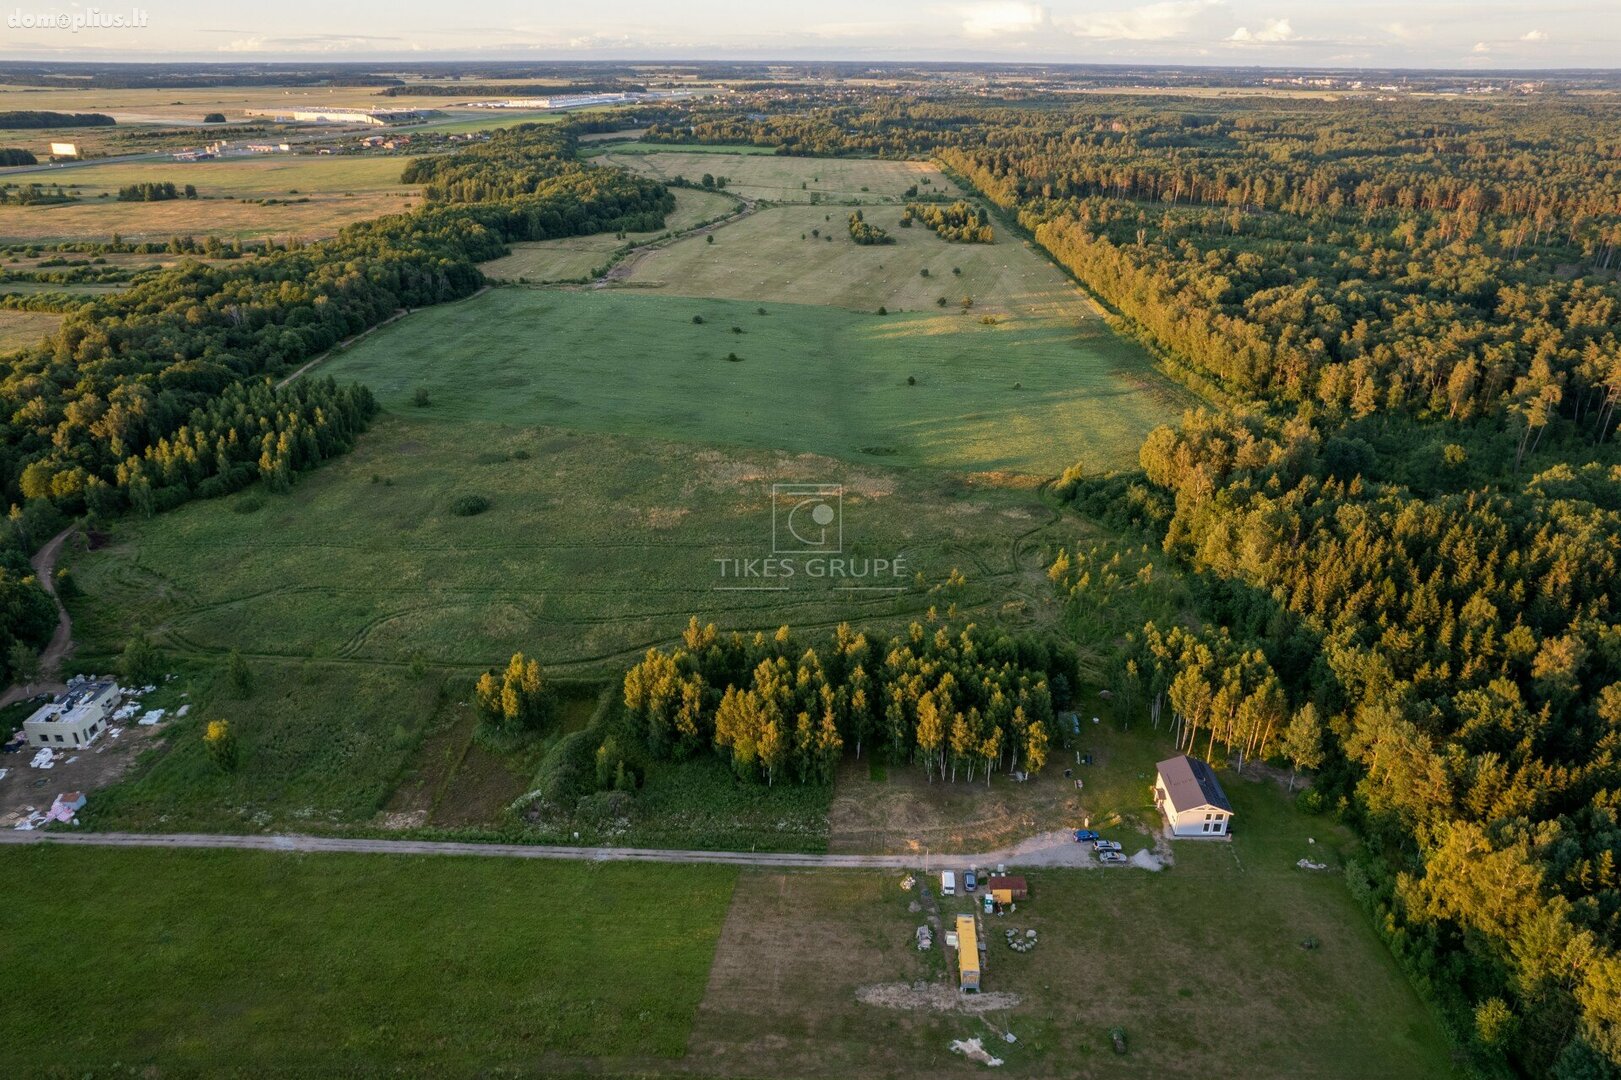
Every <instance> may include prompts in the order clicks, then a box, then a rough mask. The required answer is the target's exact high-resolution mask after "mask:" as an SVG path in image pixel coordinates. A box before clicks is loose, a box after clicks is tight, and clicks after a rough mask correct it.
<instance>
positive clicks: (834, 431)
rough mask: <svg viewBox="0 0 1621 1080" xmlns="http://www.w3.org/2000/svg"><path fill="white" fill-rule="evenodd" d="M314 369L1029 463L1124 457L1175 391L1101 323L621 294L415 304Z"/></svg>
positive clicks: (700, 435)
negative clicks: (986, 321) (995, 320)
mask: <svg viewBox="0 0 1621 1080" xmlns="http://www.w3.org/2000/svg"><path fill="white" fill-rule="evenodd" d="M723 231H724V230H723ZM717 246H718V245H717ZM762 307H763V308H764V310H765V311H766V314H764V315H761V314H759V311H760V310H761V308H762ZM694 317H697V318H701V319H703V322H702V323H695V322H694V321H693V320H694ZM734 327H735V328H736V329H737V331H741V332H740V333H739V332H734V330H733V328H734ZM733 355H735V356H736V357H737V358H738V359H737V360H736V361H732V360H729V359H727V358H728V357H729V356H733ZM324 370H325V371H326V372H327V373H329V374H331V375H334V376H336V377H339V378H353V379H358V380H360V381H362V382H365V383H366V384H368V385H369V386H371V387H372V389H373V390H374V391H375V392H377V393H378V394H379V395H380V397H381V399H382V400H383V401H384V403H385V404H387V405H390V406H393V407H399V408H408V407H409V402H410V401H411V399H412V397H413V395H414V394H415V392H416V391H417V390H418V389H425V390H426V391H427V392H428V394H429V395H430V398H431V399H432V400H434V401H435V402H436V404H435V406H434V407H433V408H432V410H429V411H428V412H427V415H428V416H430V417H438V418H444V419H452V420H456V421H466V420H480V419H486V418H490V417H501V418H503V419H505V420H506V421H507V422H509V423H531V424H547V425H554V426H558V427H566V428H571V429H574V430H579V431H597V432H611V433H615V434H629V435H639V436H647V437H652V438H668V439H677V440H687V441H692V442H699V443H708V444H719V445H732V446H742V447H757V448H776V447H781V448H784V449H789V450H795V451H808V452H812V453H817V454H824V455H828V456H832V457H838V458H843V459H845V460H852V461H867V462H873V463H877V464H886V465H928V466H935V467H941V468H948V469H954V470H959V471H1006V472H1017V473H1024V474H1029V475H1035V476H1053V475H1057V474H1058V473H1059V472H1061V471H1062V470H1063V469H1065V468H1067V467H1068V466H1069V465H1072V464H1074V463H1076V462H1078V461H1080V462H1084V463H1085V464H1086V466H1087V467H1088V468H1091V469H1095V470H1101V469H1111V468H1129V467H1131V466H1132V464H1133V463H1134V462H1135V461H1136V455H1137V448H1138V446H1139V445H1140V444H1141V442H1142V439H1143V437H1144V436H1145V435H1147V433H1148V432H1149V431H1150V430H1152V429H1153V428H1154V427H1155V426H1157V425H1158V424H1160V423H1163V422H1165V421H1166V420H1167V419H1170V418H1172V417H1174V416H1176V415H1177V414H1178V412H1179V411H1180V410H1181V409H1182V408H1183V407H1185V405H1186V403H1187V402H1188V401H1189V400H1191V399H1190V398H1189V397H1188V396H1187V395H1186V394H1185V392H1182V391H1179V390H1178V389H1177V388H1176V387H1175V385H1174V384H1172V383H1170V382H1169V381H1168V380H1166V379H1165V378H1164V377H1163V376H1160V375H1159V374H1158V373H1157V372H1155V371H1154V369H1153V368H1152V367H1150V366H1149V363H1148V360H1147V358H1146V357H1145V356H1144V355H1143V354H1142V352H1141V350H1140V349H1138V348H1137V347H1136V346H1134V345H1132V344H1130V343H1128V342H1124V341H1122V340H1121V339H1120V338H1118V337H1116V336H1115V335H1114V334H1113V333H1112V332H1110V331H1109V330H1108V329H1107V328H1106V327H1105V326H1104V325H1103V324H1102V322H1101V320H1093V321H1092V322H1091V323H1090V324H1071V323H1070V322H1068V321H1066V320H1063V319H1056V318H1054V319H1038V318H1027V319H1015V320H1011V321H1009V322H1008V323H1006V324H998V325H993V326H987V325H983V324H982V323H980V321H979V320H978V319H977V318H973V317H971V316H964V315H962V314H960V313H957V312H950V311H948V312H945V313H939V312H922V311H919V312H909V313H906V314H893V315H888V316H878V315H875V314H868V313H858V312H852V311H846V310H842V309H839V308H832V307H822V306H807V305H791V304H780V303H779V304H769V305H758V304H752V303H748V302H743V301H736V300H700V299H687V298H681V297H673V296H668V295H662V294H657V293H644V292H639V291H636V290H584V291H564V290H534V289H522V288H515V289H498V290H493V291H491V292H488V293H485V294H484V295H482V296H479V297H477V298H475V299H473V300H470V301H468V302H466V303H463V304H457V305H453V306H447V307H441V308H430V309H426V310H424V311H422V312H420V313H417V314H414V315H412V316H411V317H410V318H408V319H406V320H403V321H401V322H399V323H396V324H394V325H393V326H391V327H388V328H386V329H385V330H382V331H380V332H378V333H376V334H373V335H372V336H371V337H369V338H367V339H366V340H365V341H363V342H361V343H359V344H358V345H356V346H355V347H354V348H353V349H351V350H349V351H348V352H346V353H344V354H343V355H341V356H340V357H337V358H335V359H334V361H332V362H331V363H329V364H328V365H326V366H325V367H324ZM909 379H910V380H912V382H910V383H909V382H908V380H909Z"/></svg>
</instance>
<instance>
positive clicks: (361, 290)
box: [0, 126, 671, 513]
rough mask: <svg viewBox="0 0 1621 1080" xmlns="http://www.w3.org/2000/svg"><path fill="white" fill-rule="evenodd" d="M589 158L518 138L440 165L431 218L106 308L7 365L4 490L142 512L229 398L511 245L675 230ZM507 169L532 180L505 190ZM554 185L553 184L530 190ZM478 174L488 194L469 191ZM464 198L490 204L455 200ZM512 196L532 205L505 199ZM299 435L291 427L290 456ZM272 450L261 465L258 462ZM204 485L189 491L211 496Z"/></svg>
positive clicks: (184, 268) (188, 268) (161, 277)
mask: <svg viewBox="0 0 1621 1080" xmlns="http://www.w3.org/2000/svg"><path fill="white" fill-rule="evenodd" d="M573 149H574V143H573V136H572V134H570V133H569V132H568V131H566V130H558V129H557V128H556V127H552V126H547V127H545V128H543V127H540V126H522V127H518V128H514V129H512V130H510V131H506V132H502V133H500V134H498V135H496V136H493V137H492V138H491V140H490V141H489V142H488V143H485V144H482V145H481V146H479V147H477V148H476V149H472V150H469V151H466V152H464V153H460V154H452V155H447V156H445V157H441V158H436V159H433V160H434V161H435V162H436V164H435V166H434V168H435V170H436V171H438V172H439V174H440V175H442V176H444V177H447V178H451V179H450V181H449V187H450V188H452V189H454V190H447V191H446V192H443V193H441V195H440V197H439V198H436V199H435V200H434V201H432V202H431V203H430V204H429V205H427V206H425V207H423V208H421V209H419V210H416V211H413V212H411V213H408V214H400V215H394V216H391V217H385V218H380V219H377V220H375V221H368V222H361V223H358V224H355V225H350V226H347V227H346V228H344V229H343V230H342V231H341V232H340V233H339V234H338V235H337V236H336V237H334V238H333V239H331V240H326V241H322V242H320V243H317V244H310V245H302V244H290V245H288V247H287V248H286V249H285V250H278V251H273V252H266V253H265V254H262V255H261V256H260V257H258V258H255V259H252V260H235V261H232V262H229V263H227V264H223V265H206V266H205V265H202V264H199V263H194V262H187V263H182V264H181V265H180V266H177V267H175V268H173V269H170V270H167V271H164V272H162V273H159V274H155V275H152V276H151V277H148V278H145V279H143V280H141V281H140V282H138V283H137V284H135V285H134V286H133V287H132V288H130V289H128V290H127V291H124V292H122V293H118V294H115V295H109V296H98V297H96V298H95V299H94V300H93V301H92V302H91V303H89V304H87V305H85V306H83V307H81V308H79V309H78V310H76V311H74V312H73V313H71V314H69V315H68V317H67V318H66V319H65V320H64V321H63V324H62V328H61V329H60V331H59V332H58V333H56V334H55V335H54V336H53V337H52V338H51V339H50V340H49V342H48V343H47V344H46V345H45V346H44V347H42V348H36V349H32V350H28V351H25V352H23V353H20V354H17V355H15V356H13V357H10V358H8V359H7V360H6V361H5V363H4V365H3V366H0V406H3V408H4V412H5V413H6V415H8V416H10V417H11V419H10V421H9V423H7V424H6V425H4V427H0V479H3V481H4V483H5V485H6V488H7V491H8V495H9V497H10V498H11V499H12V500H16V499H18V498H20V497H24V492H23V490H22V484H21V479H22V476H23V473H24V471H25V470H27V472H28V476H29V485H28V486H29V491H30V492H33V493H38V492H42V491H44V492H49V493H50V494H49V497H50V498H52V499H54V500H57V501H58V502H59V503H60V505H61V506H62V508H63V509H64V510H67V511H69V512H73V513H77V512H79V511H81V510H83V509H84V508H85V506H86V499H87V498H88V497H89V496H90V493H91V492H96V493H97V495H96V498H97V499H98V500H99V501H98V503H97V505H98V508H99V509H103V510H107V511H109V512H110V511H111V510H114V509H117V508H119V507H120V506H123V505H131V504H132V501H133V499H134V498H136V496H135V495H134V493H133V492H132V491H131V490H130V487H131V485H132V484H133V483H134V482H135V478H137V477H148V482H149V483H151V484H152V486H153V487H154V489H156V488H159V487H169V486H174V485H172V484H171V483H169V482H168V481H167V479H164V480H163V481H162V482H161V483H160V482H159V480H155V479H152V478H151V477H149V476H148V474H147V466H146V464H144V463H145V462H146V461H147V460H148V457H147V455H148V453H149V451H151V452H156V450H157V448H158V447H159V445H160V443H162V441H163V440H165V439H168V440H170V445H171V446H172V445H173V441H174V440H175V439H176V438H178V432H179V431H180V429H181V428H182V427H183V426H185V425H187V424H189V423H192V422H193V416H194V413H195V412H196V410H198V409H200V408H203V407H205V406H207V405H208V404H209V403H210V402H214V401H215V400H216V399H218V398H220V395H221V394H223V393H225V391H226V390H227V388H228V387H230V386H232V385H234V384H239V383H241V384H255V383H257V382H259V381H260V380H262V379H263V378H264V377H265V376H266V375H270V374H274V373H278V372H282V371H285V370H288V369H290V368H291V367H292V366H294V365H296V364H297V363H300V362H302V361H303V360H307V359H308V358H310V357H312V356H315V355H317V354H318V353H320V352H322V351H324V350H326V349H329V348H331V347H332V346H333V345H335V344H336V343H337V342H339V341H341V340H343V339H345V338H347V337H350V336H353V335H354V334H357V333H359V332H361V331H362V330H365V329H366V328H367V327H370V326H374V325H376V324H377V323H379V322H381V321H382V320H384V319H386V318H387V317H389V315H391V314H392V313H393V312H395V311H397V310H399V309H400V308H410V307H420V306H425V305H429V304H435V303H440V302H443V301H446V300H453V299H457V298H459V297H463V296H467V295H469V294H471V293H472V292H473V291H474V290H476V289H477V288H478V287H479V285H480V284H482V280H483V279H482V275H481V274H480V273H479V271H478V268H477V265H476V264H477V263H479V262H481V261H484V260H487V259H490V258H493V257H495V256H496V255H499V254H501V253H502V252H503V251H504V250H505V245H506V244H507V243H508V242H510V241H517V240H539V239H547V238H550V237H556V236H571V235H578V234H581V233H586V232H595V231H602V230H603V229H621V228H623V229H641V228H649V227H654V226H656V225H657V224H659V223H661V215H662V213H663V212H664V211H665V210H667V209H668V208H669V204H670V201H671V200H670V196H669V194H668V192H666V191H665V190H664V189H663V188H662V187H661V186H659V185H657V184H655V183H653V182H651V181H646V180H642V179H639V178H635V177H631V176H629V175H627V174H625V173H623V172H622V171H620V170H616V169H594V168H588V167H585V166H581V165H578V164H577V163H574V162H572V161H569V160H567V159H568V158H569V157H570V155H572V153H573ZM503 169H505V170H507V171H509V172H510V173H511V174H513V175H514V176H519V177H522V178H523V179H522V180H520V181H514V182H513V183H511V184H506V183H503V182H501V181H500V179H499V174H500V172H501V170H503ZM540 174H546V175H547V177H548V178H547V179H544V180H540V181H535V182H531V181H532V179H533V178H534V177H536V176H538V175H540ZM469 175H470V176H476V177H478V178H479V180H478V182H477V183H469V184H463V183H462V182H461V180H462V178H463V177H464V176H469ZM464 190H465V191H471V192H474V193H475V194H476V195H484V194H488V196H489V197H488V198H478V200H477V201H470V202H463V201H457V199H456V198H455V197H454V196H455V194H456V192H459V191H464ZM507 190H513V191H519V192H521V193H520V194H515V195H510V196H508V195H504V194H501V193H502V192H504V191H507ZM650 223H651V224H650ZM199 247H200V245H199ZM240 392H242V393H247V392H249V391H248V388H247V387H244V388H243V389H242V390H241V391H240ZM265 415H266V416H267V417H273V416H274V415H275V414H274V413H273V412H271V413H266V414H265ZM268 430H269V429H268V428H267V429H264V430H257V429H256V434H255V437H256V438H261V439H262V437H263V435H264V434H265V433H266V432H267V431H268ZM284 433H286V432H285V431H284V430H283V429H281V428H279V427H278V428H277V430H276V432H275V436H276V439H277V441H278V443H279V441H280V439H281V436H282V435H283V434H284ZM239 435H241V436H242V437H245V435H243V433H239ZM301 438H302V436H301V435H299V434H298V433H297V432H294V433H292V434H290V435H289V440H290V445H289V447H288V450H287V452H286V453H285V454H283V453H281V452H280V451H278V452H277V453H275V454H272V460H271V462H270V464H271V466H272V468H271V470H270V471H269V472H268V473H266V474H265V475H266V476H267V477H268V476H271V475H278V474H280V473H282V472H284V471H285V470H283V469H282V467H281V464H280V463H281V462H282V461H287V462H290V463H291V464H290V465H289V468H291V469H292V470H294V471H296V469H297V468H298V467H300V465H299V464H298V463H299V462H301V461H304V460H307V458H306V457H305V456H304V452H303V451H302V450H301V449H299V447H300V439H301ZM317 440H318V441H319V435H318V434H317ZM215 449H217V448H210V452H209V456H211V457H217V454H216V453H215V452H214V451H215ZM262 453H263V448H262V447H259V448H257V449H255V450H254V451H253V458H254V464H255V465H256V466H257V464H258V461H259V458H260V457H261V456H262ZM198 455H199V459H200V458H201V457H202V456H203V454H202V452H201V451H199V452H198ZM228 456H230V457H231V464H232V465H233V466H235V465H240V464H242V461H241V460H239V459H237V458H235V457H234V456H231V455H228ZM233 475H241V472H240V470H237V472H235V473H234V474H233ZM92 478H94V479H95V480H96V481H99V482H100V485H105V488H106V490H105V491H103V490H102V488H101V487H100V486H98V485H95V484H92V483H91V479H92ZM206 479H208V477H207V476H203V477H202V478H201V479H197V478H195V477H192V478H188V480H187V483H188V485H190V488H191V489H192V490H195V489H196V488H197V487H200V485H201V483H202V480H206Z"/></svg>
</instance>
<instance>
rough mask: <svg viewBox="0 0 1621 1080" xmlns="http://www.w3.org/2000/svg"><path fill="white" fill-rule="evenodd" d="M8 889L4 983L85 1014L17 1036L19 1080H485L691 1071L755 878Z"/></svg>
mask: <svg viewBox="0 0 1621 1080" xmlns="http://www.w3.org/2000/svg"><path fill="white" fill-rule="evenodd" d="M0 875H3V876H4V878H5V880H6V882H7V886H6V900H7V902H6V904H5V905H3V907H0V934H3V935H4V937H5V940H6V941H7V942H8V944H9V946H10V948H9V949H8V960H7V962H6V964H5V965H4V967H3V969H0V991H3V992H4V994H5V996H6V998H7V999H8V1000H12V1001H36V1002H39V1001H68V1000H71V1001H73V1002H75V1006H74V1007H75V1010H76V1012H77V1013H79V1015H77V1016H76V1017H75V1019H74V1021H73V1022H72V1023H71V1024H27V1025H19V1026H16V1027H15V1029H14V1030H12V1031H11V1032H10V1033H9V1034H8V1035H7V1037H6V1038H5V1039H4V1040H3V1041H0V1073H3V1074H4V1075H7V1076H17V1077H21V1076H40V1075H56V1074H62V1075H66V1074H68V1073H72V1074H73V1075H84V1074H90V1073H94V1074H97V1075H101V1074H104V1073H110V1072H113V1071H115V1070H116V1071H119V1072H122V1071H123V1070H125V1069H130V1068H134V1069H136V1070H137V1071H140V1072H142V1073H144V1074H148V1075H163V1076H192V1075H207V1076H224V1075H248V1072H247V1071H246V1070H245V1063H247V1062H259V1063H266V1062H273V1063H274V1065H275V1068H274V1069H273V1070H272V1071H275V1072H280V1073H306V1074H312V1075H323V1076H331V1075H354V1074H361V1073H369V1072H371V1071H373V1070H374V1069H375V1068H376V1067H377V1065H378V1063H379V1062H382V1061H387V1062H389V1063H390V1064H391V1066H392V1067H393V1068H397V1069H401V1070H404V1071H406V1072H413V1073H417V1074H421V1075H436V1076H474V1075H486V1074H488V1073H490V1072H492V1071H494V1072H498V1073H500V1074H501V1075H555V1072H554V1070H553V1069H552V1068H551V1064H552V1063H553V1062H554V1061H555V1060H556V1059H558V1058H563V1059H565V1060H568V1061H578V1062H580V1063H581V1067H582V1071H590V1072H600V1070H601V1068H602V1063H603V1062H607V1063H610V1064H612V1063H616V1062H617V1063H623V1064H625V1065H626V1066H627V1067H629V1068H633V1069H635V1071H638V1072H643V1071H655V1070H656V1071H666V1069H667V1068H669V1067H670V1066H674V1065H678V1064H679V1059H680V1058H681V1056H682V1055H683V1053H684V1051H685V1049H686V1045H687V1040H688V1037H689V1032H690V1029H691V1026H692V1021H693V1016H694V1013H695V1011H696V1009H697V1006H698V1001H699V998H700V997H701V996H702V994H703V992H704V985H705V978H706V976H707V974H708V972H709V969H710V966H711V960H712V958H713V955H714V949H715V941H716V938H717V936H718V934H719V932H720V927H721V923H722V921H723V919H724V918H725V915H726V911H727V907H728V904H729V902H730V899H731V894H732V885H733V881H734V879H735V876H736V871H735V870H733V869H731V868H726V867H704V866H659V867H647V866H631V865H593V864H584V863H579V864H576V863H551V862H528V861H511V860H499V859H481V858H460V859H458V858H439V857H422V858H401V857H394V856H373V855H311V856H293V857H289V856H286V855H283V854H280V853H261V852H240V851H236V852H233V851H210V852H203V851H199V852H182V851H141V850H135V851H107V850H94V849H87V848H60V847H57V848H49V847H45V848H28V849H21V848H5V849H0ZM42 912H50V913H51V918H50V919H49V920H48V923H49V925H42V921H41V919H40V917H39V916H40V913H42ZM67 926H71V927H72V928H73V932H72V933H67V934H64V933H62V932H60V930H59V929H57V928H58V927H67ZM605 971H606V972H612V973H613V975H612V978H602V977H601V973H602V972H605Z"/></svg>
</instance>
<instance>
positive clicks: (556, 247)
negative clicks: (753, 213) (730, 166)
mask: <svg viewBox="0 0 1621 1080" xmlns="http://www.w3.org/2000/svg"><path fill="white" fill-rule="evenodd" d="M674 194H675V210H674V212H672V213H670V214H668V215H667V216H666V217H665V219H664V228H662V229H659V230H657V231H655V232H639V233H627V234H626V235H625V238H624V239H620V238H619V237H618V236H616V235H615V234H614V233H595V234H593V235H591V236H570V237H564V238H563V239H560V240H538V241H533V242H529V243H518V244H513V245H511V247H512V254H510V255H506V256H503V257H502V258H499V259H492V260H491V261H490V262H487V263H481V264H480V265H479V269H480V270H482V271H484V273H485V275H487V276H488V277H490V278H493V279H494V280H497V281H516V280H519V279H520V278H521V279H523V280H525V281H529V282H534V283H544V282H548V281H574V280H577V279H579V278H583V277H587V276H589V275H590V274H591V273H592V272H593V271H595V270H597V269H599V268H600V267H603V266H605V265H607V263H608V261H609V260H610V259H611V258H612V257H613V254H614V252H616V251H618V250H620V249H621V248H623V247H625V246H626V245H627V244H645V243H647V242H648V241H650V240H655V239H657V238H658V237H660V236H663V235H665V234H666V233H671V232H681V231H683V230H686V229H691V228H693V227H695V226H697V225H701V224H704V223H705V222H710V221H714V220H715V219H716V218H721V217H725V216H726V215H727V214H729V213H732V212H733V211H734V210H736V209H737V207H738V205H739V203H738V200H737V199H735V198H733V197H732V196H730V195H723V194H721V193H719V192H713V191H693V190H691V189H688V188H677V189H675V190H674Z"/></svg>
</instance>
